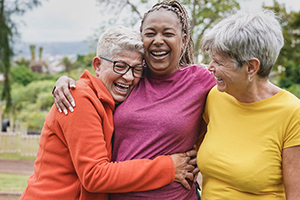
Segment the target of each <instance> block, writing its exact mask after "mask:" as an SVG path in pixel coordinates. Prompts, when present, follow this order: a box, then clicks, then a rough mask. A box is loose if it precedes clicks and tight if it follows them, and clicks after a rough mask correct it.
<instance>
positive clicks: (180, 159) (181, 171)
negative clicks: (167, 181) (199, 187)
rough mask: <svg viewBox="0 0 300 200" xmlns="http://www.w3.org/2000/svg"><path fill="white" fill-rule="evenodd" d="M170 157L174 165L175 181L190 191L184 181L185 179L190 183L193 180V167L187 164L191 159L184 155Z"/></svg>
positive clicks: (189, 187)
mask: <svg viewBox="0 0 300 200" xmlns="http://www.w3.org/2000/svg"><path fill="white" fill-rule="evenodd" d="M171 157H172V159H173V162H174V165H175V181H176V182H179V183H181V184H182V185H183V187H185V188H186V189H188V190H189V189H191V186H190V185H189V183H188V182H187V180H186V178H187V179H189V180H191V181H193V180H194V175H193V173H192V171H193V170H194V169H195V167H194V165H191V164H189V161H190V160H191V158H190V157H189V156H187V155H186V153H178V154H172V155H171Z"/></svg>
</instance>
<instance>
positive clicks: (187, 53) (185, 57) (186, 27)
mask: <svg viewBox="0 0 300 200" xmlns="http://www.w3.org/2000/svg"><path fill="white" fill-rule="evenodd" d="M160 9H166V10H168V11H172V12H174V13H175V14H176V15H177V17H178V19H179V20H180V23H181V24H182V31H183V33H185V34H186V41H185V44H184V50H183V52H182V53H181V57H180V61H179V65H180V66H187V65H191V64H193V63H194V57H193V56H194V42H193V39H192V37H191V27H190V21H189V16H188V13H187V11H186V9H185V8H184V6H183V5H182V4H181V3H179V2H178V1H163V2H160V3H157V4H155V5H154V6H153V7H152V8H151V9H150V10H149V11H148V12H146V13H145V14H144V17H143V19H142V22H141V26H140V32H142V27H143V24H144V21H145V19H146V17H147V16H148V14H149V13H151V12H153V11H157V10H160Z"/></svg>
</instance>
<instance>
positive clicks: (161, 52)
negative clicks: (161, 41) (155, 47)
mask: <svg viewBox="0 0 300 200" xmlns="http://www.w3.org/2000/svg"><path fill="white" fill-rule="evenodd" d="M152 54H153V55H155V56H161V55H164V54H167V52H166V51H160V52H152Z"/></svg>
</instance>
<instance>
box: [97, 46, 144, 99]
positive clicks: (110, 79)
mask: <svg viewBox="0 0 300 200" xmlns="http://www.w3.org/2000/svg"><path fill="white" fill-rule="evenodd" d="M109 59H111V60H114V61H122V62H125V63H127V64H129V65H130V66H132V67H135V66H141V65H142V63H143V60H142V54H141V53H139V52H136V51H128V50H124V51H123V52H122V53H121V54H118V55H117V56H114V57H113V58H109ZM93 65H94V69H95V73H96V76H97V77H98V78H99V79H100V80H101V81H102V83H103V84H104V85H105V87H106V88H107V90H108V91H109V93H110V94H111V96H112V97H113V99H114V100H115V102H116V104H119V103H121V102H123V101H124V100H125V99H126V98H127V96H128V95H129V94H130V92H131V91H132V89H133V87H134V86H135V85H136V84H137V83H138V82H139V80H140V79H139V78H136V77H134V76H133V75H132V69H130V70H129V71H128V72H127V73H126V74H123V75H122V74H117V73H115V72H114V71H113V63H112V62H109V61H106V60H103V59H100V58H99V57H95V58H94V60H93Z"/></svg>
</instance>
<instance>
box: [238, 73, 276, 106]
mask: <svg viewBox="0 0 300 200" xmlns="http://www.w3.org/2000/svg"><path fill="white" fill-rule="evenodd" d="M280 90H281V88H279V87H277V86H276V85H274V84H272V83H271V82H269V80H268V79H263V80H256V81H253V82H252V83H249V85H248V86H247V88H246V89H245V90H244V91H242V92H241V93H239V94H238V95H234V97H235V98H236V99H237V100H238V101H240V102H243V103H253V102H257V101H261V100H264V99H267V98H270V97H272V96H274V95H275V94H277V93H278V92H280Z"/></svg>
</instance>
